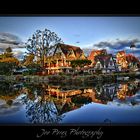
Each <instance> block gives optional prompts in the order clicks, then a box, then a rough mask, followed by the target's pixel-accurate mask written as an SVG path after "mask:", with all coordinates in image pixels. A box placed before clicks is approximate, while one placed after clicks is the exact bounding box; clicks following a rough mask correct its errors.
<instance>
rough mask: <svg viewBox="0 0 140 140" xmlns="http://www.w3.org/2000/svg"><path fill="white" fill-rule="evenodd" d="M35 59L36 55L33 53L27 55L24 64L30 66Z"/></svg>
mask: <svg viewBox="0 0 140 140" xmlns="http://www.w3.org/2000/svg"><path fill="white" fill-rule="evenodd" d="M33 60H34V55H33V54H29V55H28V56H25V59H24V62H23V65H24V66H28V65H31V64H33Z"/></svg>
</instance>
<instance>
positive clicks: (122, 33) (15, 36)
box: [0, 16, 140, 56]
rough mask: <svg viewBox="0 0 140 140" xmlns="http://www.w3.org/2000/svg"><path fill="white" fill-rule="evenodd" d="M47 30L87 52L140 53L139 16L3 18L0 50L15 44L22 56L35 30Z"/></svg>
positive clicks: (0, 28) (1, 19) (14, 46)
mask: <svg viewBox="0 0 140 140" xmlns="http://www.w3.org/2000/svg"><path fill="white" fill-rule="evenodd" d="M45 28H47V29H49V30H51V31H53V32H55V33H56V34H57V35H58V36H59V37H60V38H61V39H62V40H63V42H64V43H65V44H69V45H75V46H78V47H80V48H81V49H84V50H86V51H88V50H91V49H107V51H108V52H109V53H116V52H117V51H120V50H125V51H126V52H127V53H132V51H133V53H135V55H136V56H139V53H140V17H111V16H110V17H107V16H106V17H103V16H96V17H95V16H90V17H86V16H85V17H84V16H81V17H80V16H79V17H78V16H75V17H72V16H71V17H68V16H61V17H60V16H57V17H55V16H50V17H47V16H44V17H43V16H41V17H39V16H38V17H37V16H36V17H35V16H34V17H33V16H28V17H25V16H24V17H20V16H17V17H0V51H1V52H3V50H4V48H6V47H7V46H8V45H11V44H12V43H14V45H13V50H14V52H15V55H17V56H22V54H23V52H24V51H26V50H25V49H24V48H22V47H21V46H22V44H23V43H25V42H26V41H27V39H28V38H29V37H31V36H32V34H33V33H35V31H36V30H38V29H39V30H44V29H45ZM131 42H134V43H135V45H136V48H135V49H133V50H132V49H130V47H129V46H130V44H131ZM9 43H10V44H9ZM19 54H20V55H19Z"/></svg>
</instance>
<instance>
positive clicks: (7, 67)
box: [0, 62, 16, 75]
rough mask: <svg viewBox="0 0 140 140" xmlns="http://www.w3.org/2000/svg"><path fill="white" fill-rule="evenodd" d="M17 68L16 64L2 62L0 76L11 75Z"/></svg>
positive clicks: (0, 63)
mask: <svg viewBox="0 0 140 140" xmlns="http://www.w3.org/2000/svg"><path fill="white" fill-rule="evenodd" d="M15 67H16V64H15V63H8V62H0V75H11V74H12V70H13V69H14V68H15Z"/></svg>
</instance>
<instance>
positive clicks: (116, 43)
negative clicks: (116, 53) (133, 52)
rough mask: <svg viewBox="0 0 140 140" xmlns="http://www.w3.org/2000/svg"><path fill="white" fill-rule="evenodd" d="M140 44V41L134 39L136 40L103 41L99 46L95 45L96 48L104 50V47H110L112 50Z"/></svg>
mask: <svg viewBox="0 0 140 140" xmlns="http://www.w3.org/2000/svg"><path fill="white" fill-rule="evenodd" d="M132 42H133V43H140V39H138V38H134V39H118V38H117V39H115V40H107V41H101V42H98V43H97V44H94V46H95V47H98V48H103V47H109V48H110V49H118V50H119V49H123V48H125V47H128V46H130V45H131V43H132Z"/></svg>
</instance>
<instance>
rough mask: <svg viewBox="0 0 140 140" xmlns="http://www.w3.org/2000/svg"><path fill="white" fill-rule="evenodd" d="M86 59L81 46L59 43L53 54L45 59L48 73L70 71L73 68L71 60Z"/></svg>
mask: <svg viewBox="0 0 140 140" xmlns="http://www.w3.org/2000/svg"><path fill="white" fill-rule="evenodd" d="M76 59H86V57H85V55H84V52H83V50H81V49H80V47H76V46H72V45H66V44H58V45H57V47H56V49H55V50H54V53H53V55H51V56H48V57H47V58H46V60H45V68H46V70H47V73H48V74H56V73H61V72H65V73H69V72H71V71H73V70H72V67H71V60H76Z"/></svg>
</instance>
